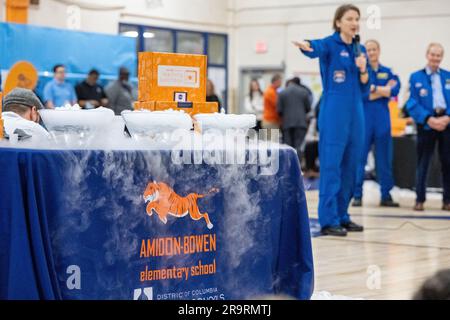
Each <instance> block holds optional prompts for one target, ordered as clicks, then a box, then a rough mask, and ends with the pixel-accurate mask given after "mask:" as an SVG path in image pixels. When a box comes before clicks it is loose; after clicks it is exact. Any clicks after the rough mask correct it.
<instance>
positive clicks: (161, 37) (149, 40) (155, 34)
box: [143, 28, 174, 52]
mask: <svg viewBox="0 0 450 320" xmlns="http://www.w3.org/2000/svg"><path fill="white" fill-rule="evenodd" d="M143 38H144V51H153V52H173V45H174V32H172V31H169V30H160V29H151V28H146V29H144V34H143Z"/></svg>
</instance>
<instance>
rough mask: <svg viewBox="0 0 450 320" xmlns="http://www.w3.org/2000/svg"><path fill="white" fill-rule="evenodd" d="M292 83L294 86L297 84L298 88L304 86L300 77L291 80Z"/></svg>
mask: <svg viewBox="0 0 450 320" xmlns="http://www.w3.org/2000/svg"><path fill="white" fill-rule="evenodd" d="M291 83H294V84H296V85H298V86H299V85H301V84H302V82H301V80H300V78H299V77H294V78H292V79H291Z"/></svg>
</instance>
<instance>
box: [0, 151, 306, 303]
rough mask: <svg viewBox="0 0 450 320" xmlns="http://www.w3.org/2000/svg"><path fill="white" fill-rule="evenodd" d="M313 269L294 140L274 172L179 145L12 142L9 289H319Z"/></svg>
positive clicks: (4, 214) (29, 295) (0, 201)
mask: <svg viewBox="0 0 450 320" xmlns="http://www.w3.org/2000/svg"><path fill="white" fill-rule="evenodd" d="M152 206H153V210H152ZM205 213H207V215H208V219H209V222H208V219H206V218H205V215H204V214H205ZM199 214H200V215H199ZM313 281H314V273H313V259H312V252H311V237H310V229H309V218H308V211H307V205H306V199H305V193H304V187H303V180H302V176H301V172H300V168H299V163H298V158H297V155H296V153H295V151H294V150H293V149H291V148H281V149H280V152H279V168H278V170H277V171H276V172H275V173H274V174H272V175H267V174H266V175H263V174H261V172H260V168H259V166H258V165H256V164H243V165H225V164H224V165H220V164H206V163H205V162H201V163H198V164H189V163H185V162H184V163H177V162H176V161H174V159H173V155H171V152H170V151H167V150H131V151H126V150H122V151H119V150H118V151H88V150H80V151H77V150H31V149H14V148H0V299H50V300H52V299H69V300H71V299H94V300H97V299H99V300H107V299H108V300H109V299H119V300H133V299H142V300H147V299H149V300H151V299H153V300H191V299H204V300H235V299H250V298H254V297H261V296H264V295H273V294H283V295H289V296H293V297H295V298H298V299H309V298H310V297H311V294H312V291H313Z"/></svg>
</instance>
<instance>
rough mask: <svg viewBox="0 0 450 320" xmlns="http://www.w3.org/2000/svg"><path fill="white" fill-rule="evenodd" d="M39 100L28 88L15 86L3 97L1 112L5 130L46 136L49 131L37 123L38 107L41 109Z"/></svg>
mask: <svg viewBox="0 0 450 320" xmlns="http://www.w3.org/2000/svg"><path fill="white" fill-rule="evenodd" d="M43 108H44V106H43V105H42V103H41V101H39V99H38V97H37V96H36V95H35V94H34V93H33V91H31V90H28V89H22V88H16V89H14V90H12V91H11V92H10V93H8V94H7V95H6V96H5V97H4V98H3V113H2V118H3V121H4V126H5V132H6V134H7V135H8V136H11V135H12V134H19V135H21V132H20V131H22V134H23V133H25V134H26V135H28V136H37V137H41V138H48V137H49V133H48V132H47V130H45V129H44V128H43V127H42V126H41V125H39V113H38V109H43Z"/></svg>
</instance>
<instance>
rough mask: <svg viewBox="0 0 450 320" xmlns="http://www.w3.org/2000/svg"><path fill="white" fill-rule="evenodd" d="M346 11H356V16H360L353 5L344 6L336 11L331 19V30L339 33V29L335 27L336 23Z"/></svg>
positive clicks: (357, 9)
mask: <svg viewBox="0 0 450 320" xmlns="http://www.w3.org/2000/svg"><path fill="white" fill-rule="evenodd" d="M347 11H356V12H358V15H359V16H361V11H359V8H358V7H357V6H355V5H353V4H344V5H342V6H340V7H339V8H337V9H336V13H335V14H334V19H333V29H334V30H335V31H337V32H341V29H340V28H339V27H338V26H337V22H338V21H340V20H341V19H342V17H343V16H344V15H345V14H346V13H347Z"/></svg>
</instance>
